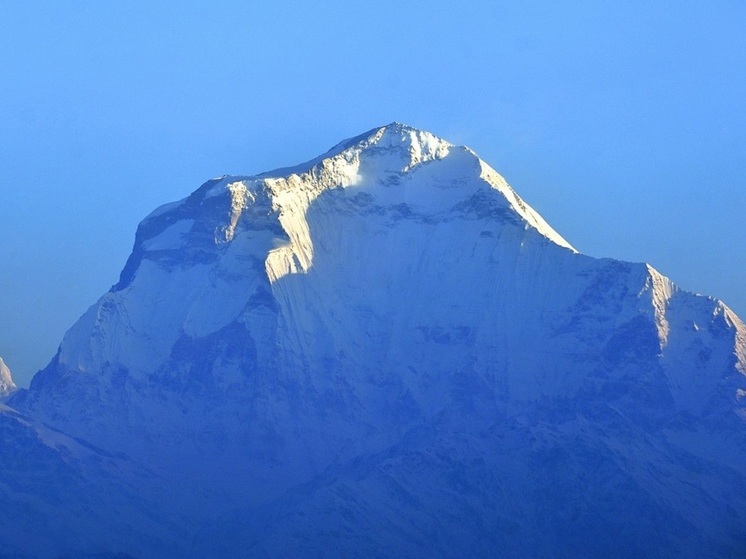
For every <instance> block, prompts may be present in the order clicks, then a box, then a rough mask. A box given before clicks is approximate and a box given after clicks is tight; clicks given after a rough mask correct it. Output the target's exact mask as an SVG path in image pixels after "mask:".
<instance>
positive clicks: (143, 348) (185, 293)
mask: <svg viewBox="0 0 746 559" xmlns="http://www.w3.org/2000/svg"><path fill="white" fill-rule="evenodd" d="M3 378H4V377H3ZM9 378H10V377H9V375H8V379H9ZM11 382H12V381H11ZM6 385H7V382H6ZM3 386H4V385H3ZM0 388H1V386H0ZM745 404H746V326H744V324H743V322H742V321H741V320H740V319H739V318H738V317H737V316H736V315H735V314H734V313H733V312H732V311H731V310H730V309H729V308H728V307H727V306H726V305H725V304H724V303H722V302H721V301H718V300H715V299H713V298H710V297H706V296H701V295H696V294H693V293H689V292H686V291H683V290H681V289H679V288H678V287H677V286H676V285H675V284H674V283H673V282H671V281H670V280H669V279H668V278H666V277H665V276H663V275H661V274H660V273H659V272H658V271H656V270H655V269H654V268H652V267H651V266H649V265H647V264H637V263H628V262H622V261H619V260H614V259H610V258H607V259H597V258H591V257H589V256H586V255H583V254H581V253H579V252H578V251H577V250H576V249H575V248H573V246H572V245H571V244H570V243H569V242H567V241H566V240H565V239H564V238H563V237H562V236H561V235H560V234H559V233H557V232H556V231H555V230H554V229H552V228H551V226H550V225H549V224H547V223H546V221H544V219H543V218H542V217H541V216H540V215H539V214H538V213H537V212H535V211H534V210H533V209H532V208H531V207H530V206H528V204H526V203H525V202H524V201H523V200H522V199H521V198H520V197H519V196H518V194H517V193H516V192H515V191H514V190H513V189H512V188H511V187H510V186H509V185H508V184H507V182H506V181H505V180H504V179H503V178H502V177H501V176H500V175H499V174H498V173H497V172H496V171H495V170H494V169H492V168H491V167H490V166H489V165H488V164H487V163H485V162H484V161H482V160H481V159H480V158H479V157H478V156H477V155H476V154H475V153H474V152H473V151H471V150H470V149H468V148H466V147H460V146H454V145H452V144H450V143H448V142H446V141H445V140H442V139H440V138H438V137H436V136H434V135H432V134H430V133H428V132H425V131H421V130H417V129H415V128H412V127H409V126H406V125H403V124H399V123H393V124H390V125H388V126H384V127H380V128H376V129H373V130H371V131H369V132H366V133H365V134H362V135H361V136H358V137H355V138H352V139H350V140H346V141H344V142H342V143H340V144H338V145H337V146H335V147H333V148H332V149H331V150H329V151H328V152H327V153H325V154H323V155H321V156H319V157H318V158H316V159H313V160H311V161H309V162H307V163H305V164H301V165H298V166H296V167H289V168H284V169H278V170H275V171H270V172H267V173H263V174H260V175H256V176H224V177H219V178H216V179H212V180H210V181H208V182H206V183H205V184H203V185H202V186H201V187H200V188H198V189H197V190H196V191H194V192H193V193H192V194H191V195H189V196H188V197H186V198H184V199H183V200H180V201H177V202H173V203H170V204H167V205H165V206H162V207H160V208H158V209H156V210H155V211H154V212H153V213H151V214H150V215H149V216H147V217H146V218H145V219H144V220H143V221H142V223H141V224H140V226H139V227H138V229H137V232H136V236H135V243H134V248H133V250H132V253H131V255H130V257H129V259H128V260H127V262H126V264H125V265H124V268H123V270H122V273H121V276H120V279H119V281H118V283H117V284H116V285H114V286H113V287H112V289H111V290H110V291H109V292H108V293H106V294H104V295H103V297H101V299H99V301H98V302H96V303H95V304H94V305H93V306H92V307H91V308H90V309H88V311H87V312H86V313H85V314H84V315H83V316H82V317H81V318H80V319H79V320H78V322H77V323H76V324H75V325H73V326H72V328H71V329H70V330H69V331H68V332H67V334H66V335H65V336H64V339H63V340H62V343H61V344H60V347H59V350H58V353H57V355H56V356H55V357H54V358H53V360H52V361H51V363H50V364H49V365H48V366H47V367H46V368H45V369H44V370H42V371H40V372H39V373H37V375H36V376H35V377H34V379H33V381H32V383H31V386H30V387H29V389H28V390H23V389H22V390H16V391H15V392H13V393H12V394H10V395H9V396H8V397H7V398H6V399H5V402H4V403H3V404H2V405H0V421H2V424H3V429H2V439H0V463H1V464H2V471H3V478H4V481H3V483H2V484H0V497H2V503H3V506H2V507H1V510H0V520H2V522H3V526H6V527H12V528H9V529H7V530H6V531H5V533H4V534H3V535H2V536H1V537H0V557H2V556H13V557H16V556H18V557H26V556H28V557H58V556H65V555H72V556H83V555H85V554H91V555H93V554H102V553H110V554H114V553H123V554H128V555H130V556H133V557H153V558H155V557H278V556H286V557H344V556H366V557H464V556H480V557H599V556H607V557H640V556H655V557H698V558H699V557H735V556H740V555H743V554H744V553H746V529H745V528H744V526H746V423H745V422H746V405H745Z"/></svg>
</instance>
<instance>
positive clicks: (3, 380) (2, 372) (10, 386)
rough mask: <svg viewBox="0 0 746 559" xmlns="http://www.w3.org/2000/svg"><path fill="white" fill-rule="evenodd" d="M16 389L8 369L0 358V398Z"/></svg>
mask: <svg viewBox="0 0 746 559" xmlns="http://www.w3.org/2000/svg"><path fill="white" fill-rule="evenodd" d="M15 389H16V384H15V383H14V382H13V377H12V376H11V375H10V369H8V366H7V365H6V364H5V362H4V361H3V360H2V358H0V398H2V397H3V396H7V395H8V394H10V393H11V392H13V391H14V390H15Z"/></svg>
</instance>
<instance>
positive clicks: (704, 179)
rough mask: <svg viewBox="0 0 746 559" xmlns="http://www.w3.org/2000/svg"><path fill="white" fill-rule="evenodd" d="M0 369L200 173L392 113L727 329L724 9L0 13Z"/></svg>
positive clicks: (734, 43)
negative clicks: (667, 283) (641, 266)
mask: <svg viewBox="0 0 746 559" xmlns="http://www.w3.org/2000/svg"><path fill="white" fill-rule="evenodd" d="M0 6H2V12H3V17H2V19H0V122H1V123H2V134H1V135H0V181H2V186H1V188H0V239H1V242H0V263H1V265H2V273H1V274H0V356H2V357H3V358H4V359H5V360H6V362H7V363H8V365H9V366H10V367H11V369H12V370H13V372H14V376H15V378H16V381H17V382H18V383H19V384H20V385H26V384H27V383H28V382H29V380H30V378H31V375H32V374H33V373H34V372H35V371H36V370H37V369H39V368H41V367H43V366H44V365H45V364H46V363H47V362H48V361H49V359H50V358H51V357H52V356H53V354H54V352H55V350H56V347H57V345H58V344H59V342H60V341H61V339H62V336H63V334H64V332H65V330H67V328H69V327H70V326H71V325H72V323H73V322H74V321H75V320H76V319H77V318H78V317H79V316H80V315H81V314H82V313H83V312H84V311H85V310H86V308H87V307H88V306H90V305H91V304H93V303H94V302H95V301H96V299H97V298H98V297H99V296H100V295H101V294H103V293H104V292H105V291H106V290H107V289H108V288H109V287H110V286H111V285H112V284H113V283H115V282H116V281H117V278H118V275H119V271H120V270H121V268H122V266H123V265H124V262H125V260H126V257H127V255H128V254H129V251H130V249H131V247H132V242H133V240H134V233H135V228H136V226H137V224H138V222H139V221H140V220H141V219H142V218H143V217H144V216H145V215H147V214H148V213H149V212H150V211H151V210H152V209H154V208H155V207H156V206H158V205H160V204H162V203H165V202H168V201H171V200H175V199H180V198H183V197H184V196H186V195H187V194H189V193H190V192H191V191H192V190H194V189H195V188H197V187H198V186H199V185H200V184H201V183H202V182H204V181H205V180H206V179H208V178H210V177H213V176H217V175H222V174H226V173H233V174H251V173H255V172H261V171H264V170H269V169H271V168H275V167H279V166H285V165H292V164H295V163H299V162H301V161H303V160H306V159H310V158H311V157H314V156H316V155H318V154H320V153H322V152H323V151H325V150H326V149H327V148H329V147H331V146H332V145H333V144H336V143H337V142H338V141H340V140H342V139H344V138H347V137H350V136H354V135H357V134H359V133H361V132H363V131H366V130H368V129H370V128H373V127H375V126H377V125H382V124H387V123H389V122H391V121H394V120H397V121H401V122H405V123H407V124H410V125H413V126H417V127H419V128H423V129H427V130H430V131H431V132H433V133H435V134H437V135H439V136H441V137H444V138H446V139H448V140H450V141H452V142H454V143H458V144H465V145H468V146H470V147H471V148H473V149H474V150H475V151H476V152H477V153H478V154H479V155H480V156H481V157H482V158H483V159H485V160H486V161H487V162H489V163H490V164H491V165H492V166H493V167H495V168H496V169H497V170H498V171H499V172H500V173H502V174H503V175H504V176H505V177H506V178H507V180H508V181H509V182H510V183H511V184H512V185H513V187H514V188H515V189H516V190H517V192H518V193H519V194H520V195H521V196H522V197H523V198H524V199H525V200H526V201H527V202H528V203H529V204H531V205H532V206H533V207H534V208H535V209H537V210H538V211H539V212H540V213H541V214H542V215H543V216H544V217H545V218H546V219H547V221H548V222H549V223H550V224H551V225H552V226H553V227H554V228H555V229H556V230H557V231H559V232H560V234H562V235H563V236H564V237H565V238H566V239H568V241H570V242H571V243H572V244H574V245H575V246H576V248H578V249H579V250H580V251H581V252H584V253H587V254H590V255H593V256H610V257H615V258H620V259H624V260H631V261H636V262H639V261H646V262H650V263H651V264H652V265H653V266H655V267H656V268H658V269H659V270H660V271H661V272H662V273H663V274H665V275H667V276H669V277H671V278H672V279H673V280H674V281H675V282H677V283H678V284H679V285H681V286H682V287H684V288H686V289H689V290H693V291H696V292H701V293H707V294H709V295H714V296H716V297H718V298H722V299H723V300H725V302H726V303H728V304H729V305H730V306H731V307H732V308H733V309H734V310H735V311H736V312H737V313H739V314H740V315H741V316H742V317H744V316H746V290H745V289H744V285H746V250H744V248H746V228H745V227H744V213H745V211H746V188H744V187H745V186H746V184H745V183H746V169H745V167H746V157H745V156H746V104H745V103H744V100H745V99H746V35H745V34H744V32H743V30H744V29H746V4H745V3H743V2H741V1H738V0H732V1H726V0H713V1H711V2H702V1H697V2H694V1H686V0H678V1H665V0H658V1H656V2H647V1H630V2H603V1H596V2H590V1H589V2H556V1H530V0H529V1H523V2H499V1H495V0H492V1H475V2H468V3H466V4H465V5H462V3H456V2H452V1H449V2H442V1H438V0H430V1H427V2H424V1H423V2H414V1H410V2H408V1H403V0H399V1H397V2H393V1H391V2H389V1H387V0H382V1H378V2H375V3H370V2H368V3H363V2H359V3H357V2H350V1H349V0H348V1H345V2H341V1H336V0H332V1H325V2H323V3H322V2H314V3H311V2H265V1H261V0H260V1H255V2H238V1H237V2H226V1H223V2H220V1H218V2H209V3H207V2H204V3H198V2H115V1H112V2H92V1H91V2H85V1H76V2H65V1H55V2H52V1H49V2H13V1H10V0H6V1H2V2H0Z"/></svg>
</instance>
